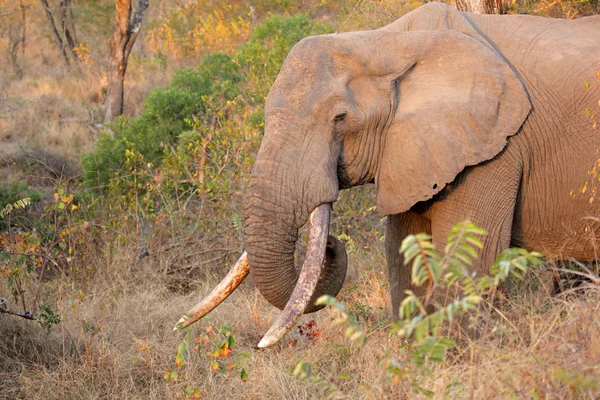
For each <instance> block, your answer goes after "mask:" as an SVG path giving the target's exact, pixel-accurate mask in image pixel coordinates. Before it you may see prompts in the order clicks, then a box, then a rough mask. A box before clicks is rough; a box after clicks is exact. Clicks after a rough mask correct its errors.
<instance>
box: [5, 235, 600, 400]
mask: <svg viewBox="0 0 600 400" xmlns="http://www.w3.org/2000/svg"><path fill="white" fill-rule="evenodd" d="M371 247H374V248H375V249H374V250H371V251H369V252H365V251H359V252H357V253H354V254H353V255H352V256H351V264H350V275H349V278H348V280H347V282H346V285H345V288H344V289H343V291H342V293H341V295H340V296H339V299H340V300H341V301H342V302H343V303H344V304H345V305H346V306H347V307H348V308H349V309H351V310H352V311H353V312H354V313H355V314H356V315H357V316H358V317H359V321H360V323H361V324H363V325H364V326H365V327H366V329H367V331H368V341H367V345H366V346H365V347H364V348H362V349H361V348H360V347H358V346H356V345H354V344H352V343H351V342H350V341H349V340H348V339H346V338H345V336H344V327H339V326H333V324H332V320H333V319H334V318H335V315H336V312H335V311H333V310H331V309H325V310H323V311H320V312H318V313H316V314H311V315H306V316H303V317H302V319H301V320H300V321H299V323H298V326H297V327H295V328H294V329H293V331H292V332H291V333H290V334H288V335H287V336H286V337H285V338H284V339H283V340H282V341H281V342H280V343H279V344H277V345H276V346H274V347H273V348H270V349H267V350H257V349H256V348H255V345H256V343H257V342H258V341H259V339H260V337H261V335H262V334H264V332H266V330H267V329H268V326H269V324H270V323H271V322H272V320H273V318H274V317H275V316H276V315H277V310H275V309H273V307H271V306H270V305H268V304H267V303H266V302H265V300H264V299H263V298H262V296H260V294H259V293H258V292H257V291H256V290H255V289H254V287H253V285H252V283H251V282H245V283H244V284H243V285H242V286H241V287H240V289H238V290H237V291H236V292H234V294H233V295H232V296H231V297H230V298H229V299H227V300H226V301H225V302H224V303H223V304H222V305H221V306H220V307H219V308H217V309H216V310H215V311H214V312H213V313H212V314H210V316H209V317H208V318H205V320H203V321H201V322H199V323H197V324H195V325H193V326H192V328H191V329H189V330H188V332H187V333H183V334H174V333H173V332H172V331H171V329H172V327H173V325H174V323H175V322H176V320H177V319H178V318H179V316H180V315H181V314H182V313H183V312H184V311H185V310H187V309H188V308H189V307H190V306H191V305H192V304H194V303H195V302H196V301H197V300H198V299H199V298H200V297H201V296H202V295H203V294H206V293H207V292H208V291H209V290H210V289H211V288H212V287H213V286H214V285H215V284H216V283H217V282H218V280H219V279H220V275H221V274H215V273H211V274H208V275H206V276H199V277H198V278H197V279H194V280H191V282H190V284H191V286H192V287H193V290H191V291H190V292H189V293H187V294H182V293H180V292H178V291H173V290H170V289H169V288H168V285H167V284H166V283H167V282H166V279H167V278H165V276H164V275H162V274H160V273H157V271H158V270H159V268H158V265H157V264H158V263H160V262H161V261H162V260H160V259H153V258H146V259H145V261H143V262H141V263H139V264H138V265H137V266H136V267H135V268H134V270H133V271H130V266H129V261H128V260H131V259H133V258H134V254H127V253H126V250H124V252H123V254H122V257H121V258H120V259H121V261H119V260H116V261H115V262H114V263H113V264H112V266H111V268H110V269H109V270H105V271H103V272H102V273H101V274H97V275H96V276H95V278H93V280H92V281H90V282H89V283H88V286H86V288H85V290H84V291H79V290H78V289H76V287H74V286H71V285H68V284H62V283H60V281H57V285H58V286H57V288H56V290H57V293H58V303H57V304H58V310H57V311H58V312H59V314H60V315H61V317H62V321H61V323H60V324H59V325H57V326H55V327H54V328H53V329H52V330H51V331H50V332H46V331H45V330H43V329H41V328H40V327H39V326H38V325H37V324H35V323H32V322H29V321H24V320H19V319H16V318H5V317H4V316H0V317H1V318H2V325H0V337H1V338H2V340H0V397H1V398H7V399H9V398H11V399H12V398H32V399H35V398H40V399H41V398H44V399H96V398H178V397H185V394H186V393H188V394H189V396H190V397H193V396H194V395H198V394H199V396H200V398H210V399H212V398H246V399H259V398H260V399H280V398H289V399H299V398H306V399H311V398H319V397H321V396H323V393H322V392H321V391H320V389H319V387H318V386H317V385H315V384H314V383H311V382H310V381H303V380H300V379H299V378H297V377H294V376H293V375H292V371H293V370H294V367H295V366H296V364H297V363H298V362H300V361H306V362H310V363H311V364H312V366H313V368H314V371H315V373H316V374H318V375H319V376H321V377H323V378H325V379H326V380H328V381H329V382H330V383H332V384H334V385H335V386H336V387H337V388H338V389H339V392H338V393H337V395H336V396H338V397H339V398H373V399H375V398H377V399H379V398H390V399H392V398H415V392H413V391H412V390H411V388H410V384H409V382H408V381H403V380H400V381H398V382H394V381H392V380H391V379H390V378H389V377H387V376H386V374H385V371H384V369H383V367H382V364H381V360H382V359H384V358H385V357H386V356H389V355H395V356H396V357H400V356H402V354H403V351H405V350H403V349H402V340H400V339H399V338H398V337H397V336H394V335H390V334H389V333H388V329H387V324H388V320H387V316H388V315H389V309H388V299H387V280H386V277H385V276H386V274H385V271H384V260H383V256H382V254H381V249H379V248H377V245H376V244H375V243H373V244H372V246H371ZM222 267H225V265H223V266H222ZM128 271H130V272H128ZM540 276H543V274H541V273H540V272H533V273H531V274H530V275H528V278H527V279H526V281H525V282H523V283H514V282H513V283H511V284H509V285H508V286H507V287H505V288H504V289H503V290H502V291H501V294H500V296H498V299H497V300H496V301H495V303H494V304H493V305H488V306H490V307H493V309H494V310H495V311H494V312H493V313H492V320H491V324H490V326H489V329H488V330H487V331H486V332H484V333H483V334H482V335H481V336H480V337H479V338H477V339H469V340H466V341H463V342H462V343H461V344H460V345H459V346H458V347H457V348H456V349H455V350H453V351H452V352H451V353H450V354H449V355H448V357H447V359H446V360H445V361H444V362H443V363H441V364H438V365H434V367H433V375H432V376H431V377H430V378H425V379H424V380H423V384H424V386H425V387H427V388H428V389H430V390H433V391H435V392H436V393H437V394H438V395H437V396H436V397H440V398H441V397H445V396H443V395H442V394H443V393H444V392H445V391H446V392H447V394H448V395H449V396H451V397H455V398H548V399H555V398H596V397H597V396H598V395H600V387H599V385H598V382H600V367H599V366H600V336H599V335H598V333H599V332H600V288H599V287H598V286H593V285H591V284H588V286H586V287H583V288H579V289H577V290H574V291H572V292H571V293H570V294H568V295H560V294H559V295H552V292H551V291H550V290H548V285H545V284H543V283H539V282H538V281H539V279H538V278H539V277H540ZM311 320H314V321H315V326H314V327H309V328H307V327H306V326H305V327H304V328H302V325H306V324H307V323H308V322H309V321H311ZM299 328H302V329H303V333H300V329H299ZM219 330H223V331H228V332H230V334H231V336H233V337H234V338H235V344H234V345H233V347H232V350H233V351H232V353H231V354H228V355H225V357H218V356H216V357H213V356H211V355H210V353H214V352H215V351H217V352H218V349H219V347H220V346H221V345H222V343H224V342H225V341H226V340H227V339H226V337H227V335H224V334H219V333H218V332H219ZM186 335H187V337H188V340H189V341H190V346H189V349H186V350H185V351H183V352H182V355H183V365H181V366H178V364H177V360H176V355H177V353H178V350H177V349H178V345H179V344H180V343H181V342H182V341H183V340H184V339H185V337H186ZM215 361H217V362H219V364H220V365H222V366H223V367H224V368H225V372H222V371H219V370H215V369H214V363H215ZM227 368H232V369H231V370H230V371H228V370H227ZM242 368H243V369H244V370H245V371H246V372H247V374H248V380H247V381H246V382H243V381H242V380H241V379H240V372H241V369H242ZM171 371H176V372H177V374H178V376H177V380H171V381H169V382H168V381H167V380H166V379H165V375H166V374H167V373H171ZM332 371H335V373H332ZM341 372H343V373H344V374H347V375H348V376H350V377H352V379H350V380H344V379H340V378H337V374H338V373H341ZM449 386H451V387H452V389H450V390H448V387H449Z"/></svg>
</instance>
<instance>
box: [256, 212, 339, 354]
mask: <svg viewBox="0 0 600 400" xmlns="http://www.w3.org/2000/svg"><path fill="white" fill-rule="evenodd" d="M330 214H331V204H330V203H326V204H321V205H320V206H319V207H317V208H315V209H314V210H313V212H312V213H311V214H310V219H309V224H310V225H309V233H308V249H307V250H306V259H305V261H304V265H302V271H300V276H299V278H298V282H297V283H296V287H295V288H294V291H293V292H292V295H291V296H290V299H289V300H288V302H287V304H286V306H285V308H284V309H283V311H281V312H280V313H279V315H278V316H277V319H276V320H275V322H274V323H273V325H272V326H271V328H269V330H268V331H267V333H266V334H265V336H263V338H262V339H261V341H260V342H259V343H258V347H259V348H265V347H269V346H272V345H273V344H275V343H277V341H278V340H279V339H281V338H282V337H283V336H285V334H286V333H288V331H289V330H290V329H291V328H292V326H293V325H294V324H295V323H296V321H297V320H298V318H300V316H301V315H302V314H303V313H304V311H305V310H306V307H308V303H309V301H310V299H311V298H312V296H313V293H314V291H315V288H316V287H317V281H318V280H319V276H320V275H321V268H322V265H323V260H324V259H325V246H326V245H327V236H328V234H329V218H330Z"/></svg>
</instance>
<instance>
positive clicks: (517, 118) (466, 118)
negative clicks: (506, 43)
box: [376, 31, 531, 214]
mask: <svg viewBox="0 0 600 400" xmlns="http://www.w3.org/2000/svg"><path fill="white" fill-rule="evenodd" d="M377 43H378V44H380V45H385V46H386V47H387V49H388V52H387V53H386V57H385V60H384V65H379V68H380V69H383V70H386V71H388V73H390V74H392V70H396V71H398V73H400V74H401V75H400V76H399V77H398V78H397V80H396V82H397V84H395V85H393V86H395V88H396V89H395V90H396V91H397V93H396V96H397V97H396V98H397V101H398V105H397V109H396V114H395V116H394V121H393V123H392V125H391V126H390V128H389V130H388V132H387V136H386V138H385V145H384V148H383V153H382V156H381V163H380V165H379V169H378V171H377V177H376V186H377V208H378V210H379V211H380V212H382V213H384V214H397V213H401V212H404V211H407V210H408V209H410V208H411V207H412V206H413V205H414V204H415V203H417V202H419V201H423V200H427V199H430V198H431V197H432V196H434V195H435V194H436V193H437V192H439V191H440V190H441V189H443V188H444V186H445V185H446V184H447V183H450V182H452V181H453V180H454V179H455V177H456V176H457V175H458V174H459V173H460V172H461V171H462V170H463V169H464V168H465V167H466V166H469V165H475V164H478V163H481V162H483V161H486V160H489V159H491V158H493V157H494V156H495V155H497V154H498V153H499V152H501V151H502V149H503V148H504V147H505V146H506V143H507V138H508V137H509V136H511V135H514V134H515V133H517V131H518V130H519V129H520V127H521V125H522V124H523V122H524V120H525V118H526V117H527V115H528V113H529V111H530V110H531V103H530V101H529V97H528V95H527V93H526V91H525V89H524V87H523V84H522V83H521V81H520V79H519V78H518V76H517V75H516V73H515V72H514V71H513V69H512V68H511V66H510V65H509V64H508V63H507V62H506V61H505V60H504V59H503V57H501V56H500V55H499V54H497V53H496V52H495V51H494V50H492V48H491V47H488V46H487V45H484V44H483V43H482V42H480V41H479V40H477V39H474V38H472V37H469V36H467V35H465V34H463V33H460V32H457V31H417V32H405V33H386V34H384V35H382V36H381V37H380V38H378V40H377ZM411 65H412V67H410V68H407V67H409V66H411ZM490 184H493V182H490Z"/></svg>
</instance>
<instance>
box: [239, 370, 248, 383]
mask: <svg viewBox="0 0 600 400" xmlns="http://www.w3.org/2000/svg"><path fill="white" fill-rule="evenodd" d="M240 379H241V380H242V382H247V381H248V373H247V372H246V370H245V369H244V368H242V372H241V374H240Z"/></svg>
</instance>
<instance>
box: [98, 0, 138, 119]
mask: <svg viewBox="0 0 600 400" xmlns="http://www.w3.org/2000/svg"><path fill="white" fill-rule="evenodd" d="M138 1H139V3H138V8H137V10H136V12H135V14H134V15H133V18H132V17H131V0H116V1H115V5H116V14H115V17H116V18H115V29H114V31H113V35H112V37H111V39H110V61H109V65H108V87H107V90H106V111H105V114H104V122H105V123H109V122H111V121H113V120H114V119H115V118H116V117H118V116H119V115H121V114H123V97H124V84H125V72H126V71H127V59H128V58H129V53H130V52H131V49H132V47H133V44H134V43H135V39H136V38H137V36H138V33H139V31H140V26H141V24H142V19H143V18H144V12H145V11H146V9H147V8H148V4H149V1H148V0H138Z"/></svg>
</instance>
